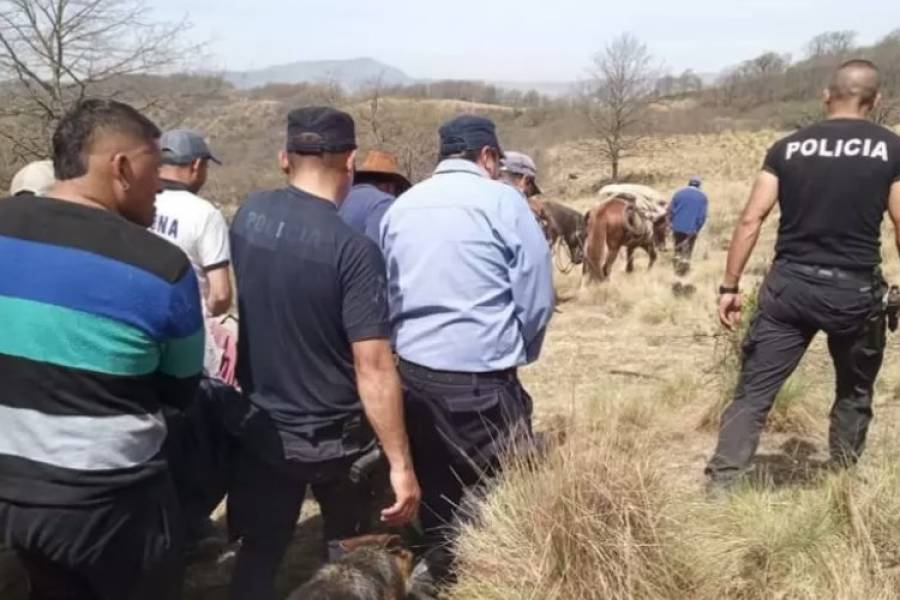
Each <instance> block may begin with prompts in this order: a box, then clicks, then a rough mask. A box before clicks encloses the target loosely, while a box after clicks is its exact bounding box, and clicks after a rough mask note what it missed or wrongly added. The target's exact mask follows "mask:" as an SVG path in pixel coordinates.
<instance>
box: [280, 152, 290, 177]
mask: <svg viewBox="0 0 900 600" xmlns="http://www.w3.org/2000/svg"><path fill="white" fill-rule="evenodd" d="M278 167H279V168H280V169H281V172H282V173H284V174H285V175H289V174H290V172H291V159H290V157H289V156H288V153H287V150H280V151H279V152H278Z"/></svg>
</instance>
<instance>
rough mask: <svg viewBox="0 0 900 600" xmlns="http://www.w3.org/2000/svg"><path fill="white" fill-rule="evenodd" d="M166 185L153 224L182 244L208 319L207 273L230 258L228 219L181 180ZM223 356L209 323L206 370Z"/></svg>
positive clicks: (159, 232) (215, 369)
mask: <svg viewBox="0 0 900 600" xmlns="http://www.w3.org/2000/svg"><path fill="white" fill-rule="evenodd" d="M163 185H164V186H165V188H164V189H163V191H162V192H160V193H159V194H157V195H156V217H155V219H154V220H153V226H152V227H151V228H150V229H151V231H153V232H154V233H155V234H157V235H159V236H161V237H163V238H165V239H167V240H169V241H170V242H172V243H174V244H175V245H176V246H178V247H179V248H181V249H182V250H183V251H184V253H185V254H187V257H188V259H189V260H190V261H191V265H193V267H194V271H195V272H196V273H197V281H198V283H199V284H200V305H201V306H202V307H203V314H204V315H205V316H206V317H207V321H209V319H210V318H211V317H210V315H209V312H208V311H207V309H206V296H207V293H208V292H209V278H208V277H207V276H206V274H207V273H208V272H209V271H214V270H215V269H219V268H222V267H228V264H229V263H230V262H231V250H230V247H229V243H228V223H226V222H225V217H223V216H222V213H221V212H219V210H218V209H217V208H216V207H215V206H213V205H212V204H211V203H210V202H208V201H207V200H204V199H203V198H201V197H200V196H197V195H196V194H193V193H191V192H190V191H188V190H187V189H184V188H183V187H181V186H180V184H178V183H172V182H169V181H164V182H163ZM221 359H222V350H221V349H220V348H218V347H217V346H216V344H215V341H214V339H213V336H212V334H211V331H210V329H209V324H208V323H207V327H206V353H205V358H204V361H203V364H204V367H205V368H206V371H207V373H209V374H210V375H215V374H216V373H217V372H218V369H219V365H220V363H221Z"/></svg>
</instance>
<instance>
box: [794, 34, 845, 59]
mask: <svg viewBox="0 0 900 600" xmlns="http://www.w3.org/2000/svg"><path fill="white" fill-rule="evenodd" d="M855 47H856V32H855V31H827V32H825V33H820V34H819V35H817V36H816V37H814V38H813V39H812V40H810V41H809V44H807V50H806V51H807V55H808V57H809V58H810V59H835V60H840V59H842V58H844V57H846V56H847V55H848V54H850V52H851V51H852V50H853V49H854V48H855Z"/></svg>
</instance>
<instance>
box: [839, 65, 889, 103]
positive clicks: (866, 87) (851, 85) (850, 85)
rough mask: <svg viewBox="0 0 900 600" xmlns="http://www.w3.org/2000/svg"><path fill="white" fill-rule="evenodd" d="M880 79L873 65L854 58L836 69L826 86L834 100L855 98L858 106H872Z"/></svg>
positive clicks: (876, 95)
mask: <svg viewBox="0 0 900 600" xmlns="http://www.w3.org/2000/svg"><path fill="white" fill-rule="evenodd" d="M880 79H881V77H880V72H879V71H878V67H877V66H876V65H875V63H873V62H872V61H871V60H866V59H864V58H854V59H851V60H848V61H846V62H844V63H843V64H842V65H841V66H840V67H838V68H837V70H836V71H835V72H834V75H833V76H832V78H831V82H830V83H829V84H828V91H829V93H830V94H831V97H832V98H834V99H836V100H849V99H853V98H855V99H857V100H858V101H859V104H860V106H872V105H873V104H874V103H875V99H876V98H878V92H879V90H880V88H881V81H880Z"/></svg>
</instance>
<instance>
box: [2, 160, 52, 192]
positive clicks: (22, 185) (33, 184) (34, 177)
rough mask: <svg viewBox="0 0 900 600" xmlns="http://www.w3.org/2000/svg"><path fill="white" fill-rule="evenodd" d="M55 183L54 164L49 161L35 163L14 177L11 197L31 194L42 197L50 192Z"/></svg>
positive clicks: (10, 190)
mask: <svg viewBox="0 0 900 600" xmlns="http://www.w3.org/2000/svg"><path fill="white" fill-rule="evenodd" d="M54 183H56V180H55V179H54V177H53V163H52V162H50V161H49V160H39V161H35V162H33V163H29V164H27V165H25V166H24V167H22V168H21V169H20V170H19V172H18V173H16V174H15V175H13V178H12V183H10V185H9V195H10V196H15V195H17V194H21V193H31V194H34V195H35V196H40V195H41V194H44V193H46V192H47V191H49V190H50V188H52V187H53V184H54Z"/></svg>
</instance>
